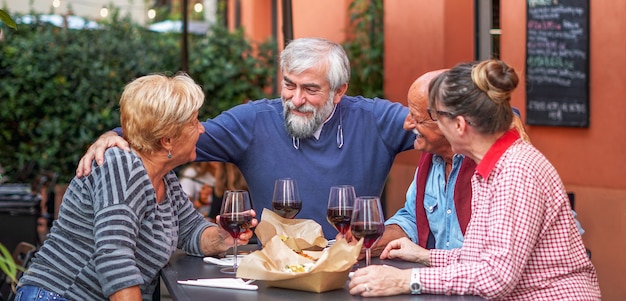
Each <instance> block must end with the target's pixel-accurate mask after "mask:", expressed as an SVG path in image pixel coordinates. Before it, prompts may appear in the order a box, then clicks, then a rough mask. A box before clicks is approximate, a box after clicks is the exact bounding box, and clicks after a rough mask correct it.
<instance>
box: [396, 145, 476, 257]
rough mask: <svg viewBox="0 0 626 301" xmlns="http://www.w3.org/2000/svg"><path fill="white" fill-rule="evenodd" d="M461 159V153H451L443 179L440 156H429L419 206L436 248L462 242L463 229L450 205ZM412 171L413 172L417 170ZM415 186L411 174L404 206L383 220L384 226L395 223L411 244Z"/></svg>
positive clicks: (413, 237)
mask: <svg viewBox="0 0 626 301" xmlns="http://www.w3.org/2000/svg"><path fill="white" fill-rule="evenodd" d="M463 158H464V156H463V155H454V157H453V159H452V171H451V172H450V176H449V179H448V181H447V182H446V170H445V168H446V166H445V162H444V160H443V158H442V157H441V156H438V155H433V162H432V164H431V166H430V172H429V173H428V178H427V179H426V191H425V195H424V204H423V206H424V208H425V209H426V216H427V217H428V224H429V225H430V230H431V232H432V233H433V235H434V237H435V241H436V243H435V248H436V249H446V250H449V249H455V248H460V247H461V245H462V244H463V232H461V226H460V225H459V220H458V218H457V215H456V208H455V206H454V187H455V185H456V179H457V177H458V174H459V170H460V169H461V164H462V163H463ZM415 173H416V174H417V170H416V171H415ZM416 186H417V185H416V183H415V177H413V182H411V186H409V189H408V190H407V192H406V202H405V203H404V207H403V208H401V209H400V210H398V212H396V214H394V215H393V216H392V217H391V218H389V219H388V220H387V221H386V222H385V225H391V224H397V225H398V226H400V227H401V228H402V230H404V232H405V233H406V234H407V235H408V237H409V238H410V239H411V240H412V241H413V242H415V243H417V223H416V220H415V196H416Z"/></svg>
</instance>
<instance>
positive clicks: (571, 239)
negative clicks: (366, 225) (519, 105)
mask: <svg viewBox="0 0 626 301" xmlns="http://www.w3.org/2000/svg"><path fill="white" fill-rule="evenodd" d="M518 138H519V134H518V133H517V132H516V131H509V132H507V133H506V134H505V135H504V136H503V137H502V138H500V139H499V140H498V141H497V142H496V143H495V144H494V145H493V146H492V147H491V148H490V149H489V151H488V152H487V153H486V154H485V157H484V158H483V159H482V160H481V162H480V163H479V164H478V166H477V167H476V172H475V174H474V176H473V178H472V193H473V199H472V218H471V220H470V223H469V225H468V227H467V232H466V235H465V242H464V244H463V246H462V247H461V249H455V250H449V251H448V250H431V251H430V256H431V258H430V260H431V265H432V267H431V268H424V269H420V278H421V281H422V284H423V290H422V291H423V292H424V293H437V294H466V295H480V296H482V297H484V298H487V299H496V300H579V301H580V300H600V288H599V286H598V279H597V274H596V270H595V268H594V267H593V265H592V263H591V261H590V260H589V258H588V257H587V254H586V252H585V247H584V245H583V242H582V238H581V236H580V234H579V233H578V230H577V229H576V224H575V223H574V219H573V217H572V214H571V208H570V204H569V201H568V199H567V195H566V193H565V189H564V186H563V183H562V182H561V179H560V178H559V175H558V173H557V172H556V170H555V169H554V167H553V166H552V165H551V164H550V163H549V162H548V160H547V159H546V158H545V157H544V156H543V155H542V154H541V153H540V152H539V151H538V150H537V149H536V148H534V147H533V146H532V145H531V144H529V143H527V142H524V141H522V140H520V139H518Z"/></svg>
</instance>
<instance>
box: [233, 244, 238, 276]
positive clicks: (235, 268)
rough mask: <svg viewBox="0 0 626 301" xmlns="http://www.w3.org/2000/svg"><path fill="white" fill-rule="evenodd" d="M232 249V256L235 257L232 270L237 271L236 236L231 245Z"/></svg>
mask: <svg viewBox="0 0 626 301" xmlns="http://www.w3.org/2000/svg"><path fill="white" fill-rule="evenodd" d="M233 250H234V251H235V254H233V258H234V259H235V263H234V264H233V271H234V272H237V238H235V246H233Z"/></svg>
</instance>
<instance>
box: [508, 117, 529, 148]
mask: <svg viewBox="0 0 626 301" xmlns="http://www.w3.org/2000/svg"><path fill="white" fill-rule="evenodd" d="M511 128H514V129H516V130H517V132H519V136H520V138H522V140H524V141H526V142H528V143H530V137H529V136H528V133H527V132H526V128H525V127H524V123H523V122H522V118H520V117H519V116H517V115H516V114H513V122H512V123H511Z"/></svg>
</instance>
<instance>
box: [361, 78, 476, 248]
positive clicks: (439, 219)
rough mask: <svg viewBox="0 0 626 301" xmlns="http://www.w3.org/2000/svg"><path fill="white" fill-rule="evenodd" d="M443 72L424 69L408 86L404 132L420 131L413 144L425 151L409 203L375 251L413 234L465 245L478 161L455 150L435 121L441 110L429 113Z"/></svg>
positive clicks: (423, 240) (435, 244) (435, 243)
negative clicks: (434, 84)
mask: <svg viewBox="0 0 626 301" xmlns="http://www.w3.org/2000/svg"><path fill="white" fill-rule="evenodd" d="M444 71H445V70H437V71H431V72H428V73H425V74H424V75H422V76H420V77H419V78H418V79H416V80H415V82H413V84H412V85H411V87H410V88H409V92H408V106H409V114H408V115H407V116H406V119H405V121H404V130H406V131H412V132H413V133H415V141H414V143H413V146H414V148H415V149H416V150H418V151H421V152H422V155H421V157H420V161H419V163H418V168H417V170H416V173H415V178H414V179H413V182H412V183H411V185H410V186H409V189H408V191H407V193H406V202H405V204H404V207H403V208H401V209H400V210H398V212H396V214H394V215H393V216H392V217H391V218H389V219H388V220H387V221H386V222H385V232H384V234H383V236H382V237H381V239H380V240H379V241H378V242H377V243H376V245H374V247H372V254H374V255H379V254H380V253H381V252H382V250H383V249H384V248H385V246H386V245H387V243H388V242H390V241H392V240H394V239H396V238H400V237H408V238H410V239H411V240H412V241H413V242H416V243H418V244H419V245H421V246H422V247H424V248H428V249H432V248H437V249H454V248H460V247H461V245H462V244H463V234H464V233H465V228H466V227H467V224H468V222H469V219H470V216H471V198H472V187H471V183H470V179H471V177H472V174H473V173H474V168H475V166H476V164H475V163H474V161H472V160H469V159H465V156H463V155H458V154H454V152H453V151H452V147H451V146H450V143H449V142H448V140H446V138H445V137H444V135H443V133H442V132H441V131H440V130H439V128H438V127H437V123H436V122H435V121H434V120H433V119H436V115H435V114H436V112H432V117H435V118H431V116H429V113H431V112H429V109H428V85H429V83H430V81H431V80H432V79H433V78H435V77H436V76H437V75H439V74H440V73H442V72H444ZM444 114H445V113H444ZM416 225H417V227H416Z"/></svg>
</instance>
